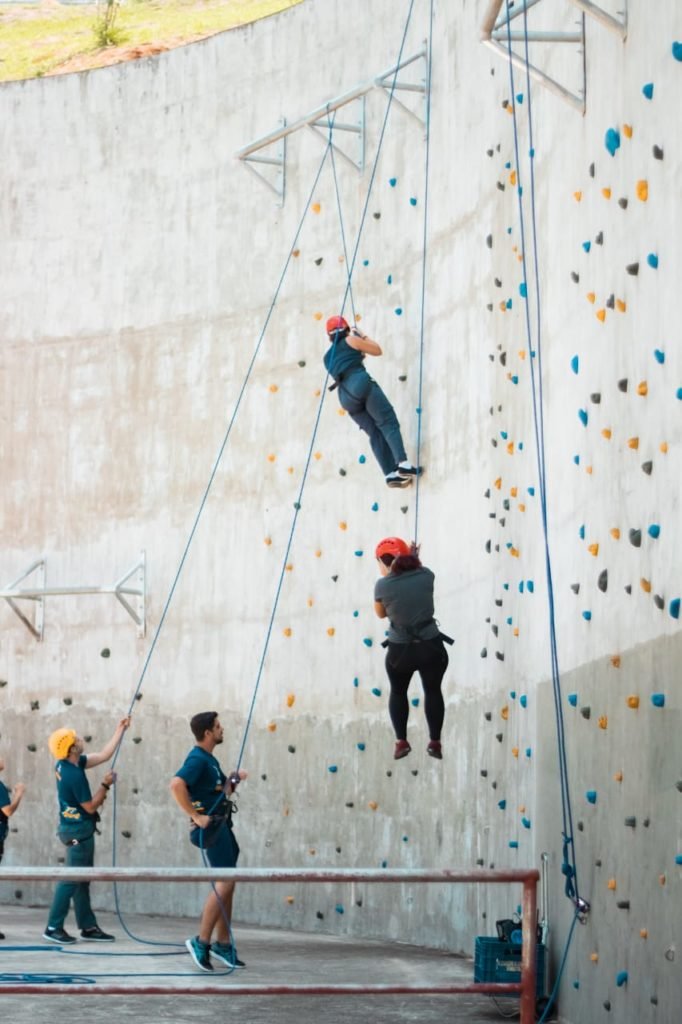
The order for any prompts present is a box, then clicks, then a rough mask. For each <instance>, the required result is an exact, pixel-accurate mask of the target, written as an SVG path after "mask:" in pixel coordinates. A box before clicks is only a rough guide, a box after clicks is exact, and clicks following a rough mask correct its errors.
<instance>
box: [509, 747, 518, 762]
mask: <svg viewBox="0 0 682 1024" xmlns="http://www.w3.org/2000/svg"><path fill="white" fill-rule="evenodd" d="M511 752H512V757H515V758H517V759H518V756H519V748H518V747H512V748H511Z"/></svg>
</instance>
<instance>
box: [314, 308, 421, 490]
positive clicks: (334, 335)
mask: <svg viewBox="0 0 682 1024" xmlns="http://www.w3.org/2000/svg"><path fill="white" fill-rule="evenodd" d="M327 337H328V338H329V341H330V346H329V348H328V349H327V351H326V352H325V355H324V365H325V366H326V368H327V370H328V372H329V374H330V376H331V377H333V378H334V383H333V384H332V385H331V387H330V389H329V390H330V391H333V390H334V389H335V388H337V387H338V389H339V402H340V403H341V406H342V408H344V409H345V410H346V412H348V413H349V414H350V416H351V418H352V419H353V420H354V421H355V422H356V423H357V425H358V426H359V427H360V430H364V432H365V433H366V434H367V435H368V437H369V443H370V445H371V447H372V451H373V452H374V455H375V457H376V460H377V462H378V463H379V465H380V466H381V471H382V473H383V474H384V476H385V477H386V483H387V484H388V486H389V487H408V486H409V485H410V484H411V483H412V478H413V477H415V476H417V475H418V474H419V473H420V472H421V470H420V469H419V467H417V466H413V465H412V463H411V462H410V461H409V459H408V458H407V453H406V452H405V445H404V444H403V438H402V434H401V433H400V424H399V423H398V417H397V416H396V414H395V410H394V408H393V406H392V405H391V403H390V402H389V400H388V398H386V395H385V394H384V393H383V391H382V390H381V388H380V387H379V385H378V384H377V382H376V381H375V380H373V379H372V378H371V377H370V375H369V374H368V373H367V370H366V369H365V367H364V360H365V356H366V355H368V356H380V355H381V346H380V345H378V344H377V343H376V341H372V339H371V338H368V337H367V335H366V334H361V333H360V331H358V329H357V328H356V327H353V328H352V329H351V328H350V327H349V325H348V323H347V321H346V320H344V318H343V317H342V316H332V317H330V318H329V320H327Z"/></svg>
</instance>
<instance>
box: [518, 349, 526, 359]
mask: <svg viewBox="0 0 682 1024" xmlns="http://www.w3.org/2000/svg"><path fill="white" fill-rule="evenodd" d="M518 356H519V359H525V358H526V350H525V348H520V349H519V352H518Z"/></svg>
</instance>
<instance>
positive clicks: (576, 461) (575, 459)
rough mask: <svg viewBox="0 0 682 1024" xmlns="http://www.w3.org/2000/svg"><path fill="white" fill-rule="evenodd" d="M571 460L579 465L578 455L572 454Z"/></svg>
mask: <svg viewBox="0 0 682 1024" xmlns="http://www.w3.org/2000/svg"><path fill="white" fill-rule="evenodd" d="M573 461H574V462H575V464H576V466H579V465H580V456H579V455H574V456H573Z"/></svg>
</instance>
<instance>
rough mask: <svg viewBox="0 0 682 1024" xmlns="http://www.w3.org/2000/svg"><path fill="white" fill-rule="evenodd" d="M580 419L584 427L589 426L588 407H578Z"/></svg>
mask: <svg viewBox="0 0 682 1024" xmlns="http://www.w3.org/2000/svg"><path fill="white" fill-rule="evenodd" d="M578 419H579V420H580V422H581V423H582V425H583V426H584V427H586V426H587V409H578Z"/></svg>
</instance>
